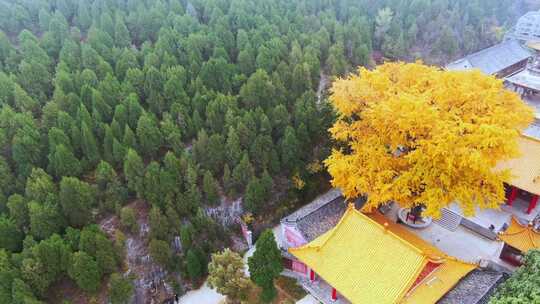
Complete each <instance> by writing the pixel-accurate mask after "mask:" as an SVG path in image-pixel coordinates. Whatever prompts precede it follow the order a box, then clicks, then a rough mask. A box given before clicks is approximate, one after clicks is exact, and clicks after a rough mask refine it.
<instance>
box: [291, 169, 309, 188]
mask: <svg viewBox="0 0 540 304" xmlns="http://www.w3.org/2000/svg"><path fill="white" fill-rule="evenodd" d="M292 182H293V185H294V188H296V189H297V190H302V189H304V187H305V186H306V182H305V181H304V180H303V179H302V178H301V177H300V174H298V172H297V173H295V174H294V175H293V177H292Z"/></svg>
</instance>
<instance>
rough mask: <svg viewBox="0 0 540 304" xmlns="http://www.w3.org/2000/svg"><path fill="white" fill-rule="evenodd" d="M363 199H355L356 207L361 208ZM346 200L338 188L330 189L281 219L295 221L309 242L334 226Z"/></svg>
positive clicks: (345, 204) (341, 213)
mask: <svg viewBox="0 0 540 304" xmlns="http://www.w3.org/2000/svg"><path fill="white" fill-rule="evenodd" d="M363 202H364V200H363V199H360V200H357V201H356V208H361V206H362V205H363ZM346 209H347V202H346V201H345V198H344V197H343V195H342V194H341V191H340V190H339V189H332V190H330V191H328V192H326V193H324V194H322V195H319V196H318V197H317V198H315V199H314V200H313V201H312V202H311V203H309V204H307V205H305V206H304V207H302V208H300V209H298V210H297V211H295V212H294V213H292V214H290V215H288V216H286V217H285V218H283V219H282V220H281V221H282V222H288V223H295V224H296V227H297V228H298V230H299V231H300V233H302V235H303V236H304V238H305V239H306V241H308V242H311V241H312V240H314V239H315V238H317V237H318V236H320V235H321V234H323V233H325V232H327V231H328V230H330V229H331V228H332V227H334V226H335V225H336V224H337V223H338V222H339V220H340V219H341V217H342V216H343V213H345V210H346Z"/></svg>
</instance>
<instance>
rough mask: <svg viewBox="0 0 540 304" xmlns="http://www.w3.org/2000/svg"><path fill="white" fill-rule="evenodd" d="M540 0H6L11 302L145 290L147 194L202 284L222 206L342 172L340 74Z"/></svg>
mask: <svg viewBox="0 0 540 304" xmlns="http://www.w3.org/2000/svg"><path fill="white" fill-rule="evenodd" d="M527 3H528V2H527V1H516V0H497V1H494V0H456V1H453V0H376V1H375V0H273V1H268V0H157V1H153V0H50V1H45V0H0V303H15V304H18V303H25V304H30V303H32V304H34V303H56V301H58V299H59V298H58V293H60V294H61V295H62V293H63V292H65V298H63V297H62V296H61V297H60V299H61V300H62V301H65V302H63V303H71V302H69V301H74V302H73V303H79V302H76V301H75V300H73V299H75V298H77V296H79V300H80V297H82V299H83V300H82V302H81V303H86V302H85V301H90V303H91V301H95V303H101V302H100V301H104V302H106V301H110V302H111V303H126V302H128V299H129V298H130V297H131V294H132V293H133V285H132V284H131V281H130V280H132V279H133V278H132V277H124V276H122V274H123V273H124V272H125V270H126V269H125V268H126V257H125V256H126V244H125V240H126V239H127V238H129V237H130V235H135V234H138V231H139V229H140V227H139V226H140V225H139V222H138V219H139V218H140V217H141V214H140V211H141V209H140V208H139V209H138V208H135V207H133V206H134V205H137V206H141V205H142V206H144V208H146V210H147V211H148V212H147V218H148V224H149V233H148V235H147V236H146V237H145V244H146V245H147V247H148V252H149V254H150V256H151V257H152V260H153V261H155V262H156V263H158V264H160V265H161V266H162V267H163V268H164V269H167V270H168V273H169V278H168V280H170V281H171V282H172V283H171V284H172V286H174V288H175V290H176V291H177V292H180V293H181V292H182V291H183V290H184V289H185V288H186V287H187V288H190V287H196V286H197V284H200V282H201V281H202V280H203V279H204V276H205V274H206V272H207V269H206V267H207V263H208V261H209V257H210V254H211V253H213V252H216V251H218V250H221V249H222V248H224V247H229V246H230V245H231V236H233V235H237V236H239V228H238V227H235V226H233V227H225V226H224V225H221V224H220V223H219V221H217V220H216V219H214V218H212V217H210V216H207V215H206V214H207V213H206V212H205V210H207V209H209V208H214V207H217V206H219V205H220V204H224V203H230V202H231V201H233V200H236V199H238V198H243V208H244V212H246V213H249V214H251V218H253V219H254V220H255V222H254V224H253V225H254V226H256V225H257V223H262V224H261V225H263V224H265V223H266V224H268V223H269V222H271V221H272V220H276V219H278V218H279V217H280V216H283V215H284V214H286V213H288V212H290V211H291V210H293V209H294V208H296V207H298V206H299V204H302V203H305V202H307V200H308V199H309V198H311V197H313V196H314V195H316V194H318V193H319V192H320V191H321V189H322V188H324V187H329V186H328V184H327V176H326V174H325V173H324V168H323V167H322V160H323V159H324V158H325V157H326V156H327V155H328V153H329V151H330V150H329V149H330V148H329V147H330V144H331V143H330V142H329V139H328V136H327V129H328V127H329V126H330V125H331V124H332V122H333V119H334V113H333V111H332V108H331V107H330V106H329V104H328V103H327V102H326V99H325V96H326V94H325V89H327V88H328V87H329V85H330V82H331V80H332V79H333V78H334V77H340V76H345V75H346V74H347V73H349V72H351V71H354V70H355V69H356V67H357V66H366V67H373V66H374V65H375V64H376V63H377V62H380V60H415V59H419V58H420V59H423V60H424V61H426V62H428V63H433V64H442V63H444V62H447V61H449V60H451V59H456V58H458V57H459V56H462V55H464V54H467V53H469V52H472V51H476V50H479V49H481V48H483V47H487V46H490V45H492V44H493V43H496V42H497V41H499V40H500V39H501V38H502V34H503V33H504V31H505V30H508V29H509V28H510V27H511V26H512V24H514V23H515V21H516V20H517V18H518V17H519V16H520V15H521V14H523V13H524V12H525V11H526V10H527V9H526V8H528V6H527V5H528V4H527ZM144 208H143V209H144ZM110 217H113V218H116V219H118V221H119V224H118V226H119V227H120V228H119V229H116V230H115V231H114V232H110V231H105V230H103V229H102V228H101V226H100V225H99V223H100V222H101V221H102V220H103V219H106V218H110ZM177 236H179V237H180V240H181V245H182V250H181V251H179V252H177V251H174V250H173V249H172V243H173V240H174V238H175V237H177ZM65 286H68V287H71V288H70V290H71V293H70V295H71V296H68V293H67V291H66V290H65V289H63V288H64V287H65ZM55 293H56V296H55V295H54V294H55ZM70 297H72V298H70ZM104 299H106V300H104Z"/></svg>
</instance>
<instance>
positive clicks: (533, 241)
mask: <svg viewBox="0 0 540 304" xmlns="http://www.w3.org/2000/svg"><path fill="white" fill-rule="evenodd" d="M499 238H500V239H501V240H503V241H504V242H505V243H507V244H508V245H510V246H512V247H514V248H517V249H519V250H520V251H521V252H524V253H525V252H527V251H529V250H531V249H536V248H540V233H537V232H534V231H533V230H532V229H531V227H528V226H522V225H520V224H519V223H518V222H517V221H516V220H515V219H514V218H512V223H511V224H510V227H508V230H506V231H505V232H503V233H502V234H501V235H499Z"/></svg>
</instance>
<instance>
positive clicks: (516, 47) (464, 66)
mask: <svg viewBox="0 0 540 304" xmlns="http://www.w3.org/2000/svg"><path fill="white" fill-rule="evenodd" d="M531 56H532V53H531V52H530V50H529V49H528V48H526V47H524V46H522V45H521V43H520V42H519V41H517V40H513V39H511V40H507V41H503V42H501V43H498V44H496V45H494V46H491V47H489V48H486V49H483V50H480V51H478V52H476V53H473V54H470V55H467V56H465V57H463V58H461V59H458V60H456V61H454V62H451V63H449V64H447V65H446V69H447V70H449V71H463V70H470V69H479V70H481V71H482V72H484V73H485V74H487V75H494V76H496V77H500V78H502V77H506V76H509V75H512V74H514V73H516V72H518V71H520V70H523V68H524V67H525V65H526V64H527V61H528V60H529V58H531Z"/></svg>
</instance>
